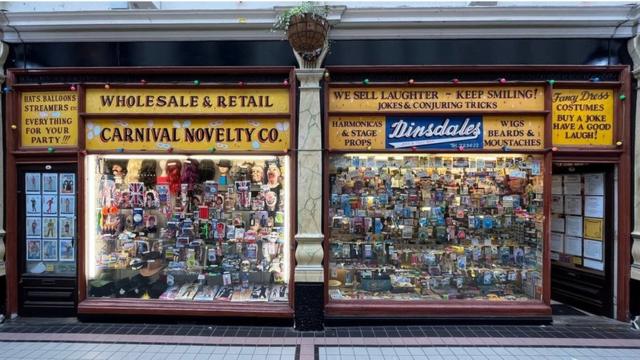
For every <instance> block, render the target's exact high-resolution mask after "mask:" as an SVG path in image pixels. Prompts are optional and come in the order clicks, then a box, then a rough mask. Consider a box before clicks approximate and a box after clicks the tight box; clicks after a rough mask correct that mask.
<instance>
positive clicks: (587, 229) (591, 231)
mask: <svg viewBox="0 0 640 360" xmlns="http://www.w3.org/2000/svg"><path fill="white" fill-rule="evenodd" d="M583 227H584V229H583V232H584V237H585V238H588V239H593V240H600V241H602V238H603V230H604V229H603V221H602V219H596V218H589V217H585V218H584V225H583Z"/></svg>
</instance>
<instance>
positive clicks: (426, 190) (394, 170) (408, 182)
mask: <svg viewBox="0 0 640 360" xmlns="http://www.w3.org/2000/svg"><path fill="white" fill-rule="evenodd" d="M328 163H329V164H328V169H329V184H330V185H329V191H330V193H329V196H330V200H329V209H328V228H329V242H328V249H327V250H328V253H329V254H328V259H329V264H328V269H329V272H328V285H329V301H332V302H335V301H353V300H372V301H375V300H386V301H389V300H391V301H393V300H400V301H444V300H469V301H473V300H495V301H522V300H536V301H541V300H542V267H543V266H542V264H543V261H542V258H543V223H544V209H543V174H544V169H543V157H542V156H539V155H531V154H516V153H513V154H505V153H501V154H490V153H483V154H464V155H458V154H451V153H442V154H437V153H433V154H404V155H403V154H397V153H395V154H392V153H389V154H384V153H376V154H373V153H368V154H349V153H347V154H332V155H330V157H329V161H328Z"/></svg>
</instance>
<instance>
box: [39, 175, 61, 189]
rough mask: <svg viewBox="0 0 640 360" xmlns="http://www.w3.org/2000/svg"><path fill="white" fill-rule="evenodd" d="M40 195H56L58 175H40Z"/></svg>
mask: <svg viewBox="0 0 640 360" xmlns="http://www.w3.org/2000/svg"><path fill="white" fill-rule="evenodd" d="M42 193H43V194H57V193H58V174H52V173H43V174H42Z"/></svg>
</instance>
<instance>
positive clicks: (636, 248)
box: [627, 36, 640, 280]
mask: <svg viewBox="0 0 640 360" xmlns="http://www.w3.org/2000/svg"><path fill="white" fill-rule="evenodd" d="M627 49H628V50H629V54H630V55H631V58H632V59H633V77H634V78H635V79H636V87H638V86H639V85H640V36H636V37H634V38H632V39H631V40H629V42H628V43H627ZM639 114H640V93H638V94H637V95H636V109H635V119H633V122H634V123H635V126H634V128H635V134H634V138H635V144H634V147H633V148H634V154H633V159H634V161H633V167H634V169H633V174H634V176H633V200H632V205H633V210H632V211H633V216H632V219H633V231H632V232H631V237H632V238H633V245H632V247H631V256H632V257H633V264H632V265H631V279H634V280H640V162H639V161H638V159H640V126H639V124H640V122H638V116H639Z"/></svg>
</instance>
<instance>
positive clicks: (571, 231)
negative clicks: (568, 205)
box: [565, 215, 582, 242]
mask: <svg viewBox="0 0 640 360" xmlns="http://www.w3.org/2000/svg"><path fill="white" fill-rule="evenodd" d="M565 222H566V223H565V229H566V230H565V234H567V235H568V236H578V237H582V216H571V215H569V216H565ZM566 241H567V239H565V242H566Z"/></svg>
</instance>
